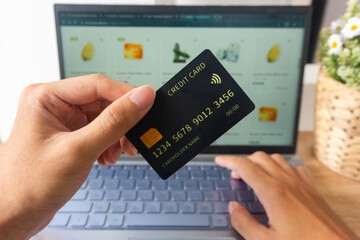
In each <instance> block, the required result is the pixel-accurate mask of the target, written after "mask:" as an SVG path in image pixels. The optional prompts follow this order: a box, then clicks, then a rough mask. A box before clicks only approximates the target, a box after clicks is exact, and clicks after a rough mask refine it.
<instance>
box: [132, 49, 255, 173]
mask: <svg viewBox="0 0 360 240" xmlns="http://www.w3.org/2000/svg"><path fill="white" fill-rule="evenodd" d="M254 108H255V105H254V103H253V102H252V101H251V100H250V98H249V97H248V96H247V95H246V94H245V92H244V91H243V90H242V89H241V88H240V86H239V85H238V84H237V83H236V82H235V80H234V79H233V78H232V77H231V75H230V74H229V73H228V72H227V71H226V69H225V68H224V67H223V66H222V65H221V63H220V62H219V61H218V60H217V59H216V57H215V56H214V55H213V54H212V53H211V51H210V50H204V51H203V52H202V53H201V54H200V55H198V56H197V57H196V58H195V59H194V60H192V61H191V62H190V63H189V64H188V65H186V66H185V67H184V68H183V69H182V70H181V71H180V72H178V73H177V74H176V75H175V76H174V77H173V78H171V79H170V80H169V81H168V82H167V83H165V84H164V85H163V86H162V87H161V88H160V89H158V90H157V92H156V98H155V103H154V105H153V107H152V108H151V109H150V111H149V112H148V113H147V114H146V115H145V117H144V118H143V119H142V120H141V121H140V122H138V123H137V124H136V125H135V126H134V127H133V128H132V129H130V131H129V132H128V133H127V134H126V137H127V138H128V139H129V140H130V142H131V143H132V144H133V145H134V146H135V147H136V148H137V150H138V151H139V153H140V154H141V155H142V156H143V157H144V158H145V160H146V161H148V163H149V164H150V165H151V167H152V168H153V169H154V170H155V171H156V172H157V173H158V174H159V176H160V177H161V178H162V179H166V178H168V177H169V176H171V175H172V174H173V173H175V172H176V171H177V170H178V169H179V168H181V167H182V166H184V165H185V164H186V163H187V162H189V161H190V160H191V159H193V158H194V157H195V156H196V155H197V154H199V153H200V152H201V151H202V150H203V149H204V148H206V147H207V146H209V145H210V144H211V143H212V142H214V141H215V140H216V139H218V138H219V137H220V136H221V135H223V134H224V133H225V132H226V131H228V130H229V129H230V128H232V127H233V126H234V125H235V124H236V123H238V122H239V121H240V120H241V119H243V118H244V117H245V116H246V115H248V114H249V113H250V112H252V111H253V110H254Z"/></svg>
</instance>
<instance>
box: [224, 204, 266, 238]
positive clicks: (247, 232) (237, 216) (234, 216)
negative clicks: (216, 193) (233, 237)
mask: <svg viewBox="0 0 360 240" xmlns="http://www.w3.org/2000/svg"><path fill="white" fill-rule="evenodd" d="M229 213H230V218H231V225H232V226H233V228H235V230H236V231H237V232H238V233H239V234H240V235H242V236H243V237H244V238H245V239H247V240H252V239H263V238H264V237H266V236H267V233H266V231H267V228H266V227H265V226H264V225H261V224H260V223H259V222H258V221H256V220H255V219H254V217H253V216H251V214H250V213H249V211H248V210H246V208H245V207H243V206H242V205H241V204H239V203H238V202H229Z"/></svg>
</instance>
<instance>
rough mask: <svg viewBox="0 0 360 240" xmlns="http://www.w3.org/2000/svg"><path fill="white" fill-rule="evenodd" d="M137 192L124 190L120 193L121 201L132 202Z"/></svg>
mask: <svg viewBox="0 0 360 240" xmlns="http://www.w3.org/2000/svg"><path fill="white" fill-rule="evenodd" d="M136 197H137V192H136V191H133V190H125V191H123V192H122V195H121V199H122V200H125V201H134V200H136Z"/></svg>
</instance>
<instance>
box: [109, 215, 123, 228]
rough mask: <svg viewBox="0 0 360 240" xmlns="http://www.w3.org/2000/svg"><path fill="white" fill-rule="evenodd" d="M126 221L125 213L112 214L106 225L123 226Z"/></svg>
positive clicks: (110, 226) (111, 226) (112, 226)
mask: <svg viewBox="0 0 360 240" xmlns="http://www.w3.org/2000/svg"><path fill="white" fill-rule="evenodd" d="M123 223H124V215H122V214H111V215H109V216H108V218H107V221H106V226H107V227H109V228H118V227H121V226H122V225H123Z"/></svg>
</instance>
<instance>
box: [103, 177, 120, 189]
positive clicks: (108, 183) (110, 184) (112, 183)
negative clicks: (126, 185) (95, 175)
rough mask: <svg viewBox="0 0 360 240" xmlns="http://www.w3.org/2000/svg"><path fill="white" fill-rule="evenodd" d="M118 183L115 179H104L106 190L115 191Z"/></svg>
mask: <svg viewBox="0 0 360 240" xmlns="http://www.w3.org/2000/svg"><path fill="white" fill-rule="evenodd" d="M119 183H120V181H119V180H117V179H106V180H105V188H106V189H117V188H118V187H119Z"/></svg>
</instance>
